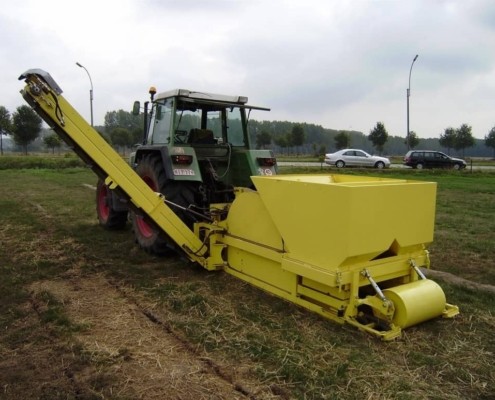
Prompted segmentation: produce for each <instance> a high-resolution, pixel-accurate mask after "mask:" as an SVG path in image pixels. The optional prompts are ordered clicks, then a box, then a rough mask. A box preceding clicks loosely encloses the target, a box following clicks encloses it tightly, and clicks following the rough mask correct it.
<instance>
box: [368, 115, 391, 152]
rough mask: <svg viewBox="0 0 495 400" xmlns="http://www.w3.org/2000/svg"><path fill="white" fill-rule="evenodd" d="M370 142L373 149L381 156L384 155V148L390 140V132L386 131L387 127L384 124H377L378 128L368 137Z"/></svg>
mask: <svg viewBox="0 0 495 400" xmlns="http://www.w3.org/2000/svg"><path fill="white" fill-rule="evenodd" d="M368 140H370V141H371V143H373V147H374V148H375V149H376V150H377V151H378V153H379V154H382V152H383V147H384V146H385V143H387V140H388V132H387V130H386V129H385V125H384V124H383V122H377V123H376V126H375V127H374V128H373V129H372V130H371V131H370V134H369V135H368Z"/></svg>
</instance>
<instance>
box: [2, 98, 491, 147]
mask: <svg viewBox="0 0 495 400" xmlns="http://www.w3.org/2000/svg"><path fill="white" fill-rule="evenodd" d="M143 124H144V121H143V116H142V115H134V114H133V113H131V112H127V111H124V110H117V111H109V112H107V113H106V114H105V118H104V125H103V126H98V127H95V128H96V129H97V130H98V132H99V133H100V134H101V135H102V136H103V137H104V138H105V139H106V140H107V142H109V143H110V144H112V145H113V146H114V147H116V148H117V149H118V150H120V151H121V152H122V153H123V154H125V151H126V149H128V148H130V147H131V146H133V145H135V144H137V143H142V141H143ZM249 129H250V130H249V132H250V136H251V142H252V143H254V144H256V147H257V148H263V149H267V148H269V149H272V150H274V151H275V152H276V153H278V154H295V155H297V154H305V155H308V154H312V155H315V156H321V155H323V154H325V153H327V152H333V151H336V150H340V149H344V148H349V147H355V148H360V149H363V150H365V151H368V152H373V151H376V152H378V153H379V154H383V153H384V152H386V153H387V154H404V153H405V152H406V151H407V149H409V148H410V149H414V148H418V146H420V147H422V148H426V149H431V150H442V149H446V151H447V153H449V154H450V152H451V150H454V151H456V152H457V153H458V154H461V155H462V156H465V153H466V149H470V148H474V149H473V150H472V151H471V155H472V156H473V155H477V156H487V155H488V154H489V149H491V151H492V155H493V157H495V127H493V128H492V129H491V130H490V132H488V133H487V135H485V138H484V139H475V138H474V137H473V134H472V128H471V126H469V125H468V124H462V125H461V126H460V127H459V128H453V127H448V128H445V130H444V132H443V133H441V134H440V135H439V137H438V138H437V139H435V138H429V139H422V138H419V137H418V136H417V134H416V133H415V132H413V131H411V132H410V134H409V137H408V138H406V140H404V138H403V137H399V136H390V135H389V134H388V132H387V129H386V128H385V124H384V123H383V122H377V123H376V125H375V126H374V127H373V128H372V129H371V130H370V132H369V134H368V135H365V134H363V133H362V132H359V131H352V130H335V129H327V128H323V127H322V126H321V125H316V124H308V123H294V122H289V121H257V120H250V122H249ZM0 132H1V133H2V134H3V135H10V136H12V138H13V140H14V143H15V144H16V145H17V146H19V147H20V148H21V149H22V151H23V152H24V153H25V154H27V150H28V145H29V144H30V143H32V142H33V141H34V140H35V139H37V138H39V136H40V133H41V132H42V120H41V118H40V117H39V116H38V115H37V114H36V113H35V112H34V111H33V110H32V109H31V107H29V106H27V105H23V106H20V107H18V108H17V109H16V111H15V112H14V113H12V114H10V112H9V111H8V110H7V109H6V108H5V107H4V106H0ZM42 141H43V144H44V145H45V146H46V148H48V149H50V150H51V151H52V152H54V151H55V149H56V148H59V147H61V146H62V141H61V139H60V138H59V137H58V135H56V134H55V133H54V132H51V131H47V132H45V133H44V134H43V135H42ZM3 151H4V149H3V140H2V135H0V152H1V154H3Z"/></svg>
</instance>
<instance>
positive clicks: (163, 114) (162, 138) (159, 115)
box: [151, 99, 172, 144]
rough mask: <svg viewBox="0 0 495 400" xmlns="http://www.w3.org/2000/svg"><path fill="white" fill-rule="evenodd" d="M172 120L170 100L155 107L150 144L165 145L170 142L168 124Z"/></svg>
mask: <svg viewBox="0 0 495 400" xmlns="http://www.w3.org/2000/svg"><path fill="white" fill-rule="evenodd" d="M171 120H172V100H171V99H167V100H166V101H165V102H164V103H157V104H156V105H155V109H154V113H153V118H152V121H151V123H152V138H151V143H153V144H156V143H159V144H167V143H169V142H170V122H171Z"/></svg>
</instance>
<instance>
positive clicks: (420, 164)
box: [403, 150, 466, 169]
mask: <svg viewBox="0 0 495 400" xmlns="http://www.w3.org/2000/svg"><path fill="white" fill-rule="evenodd" d="M403 164H404V165H407V166H408V167H413V168H418V169H422V168H453V169H462V168H466V162H465V161H464V160H462V159H460V158H453V157H450V156H448V155H447V154H445V153H442V152H441V151H432V150H411V151H408V152H407V154H406V155H405V156H404V161H403Z"/></svg>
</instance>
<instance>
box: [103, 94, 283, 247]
mask: <svg viewBox="0 0 495 400" xmlns="http://www.w3.org/2000/svg"><path fill="white" fill-rule="evenodd" d="M149 93H150V95H151V101H147V102H145V103H144V107H143V108H144V137H143V143H142V144H141V145H139V146H138V147H137V149H136V151H135V152H134V153H133V154H132V155H131V159H130V162H131V166H132V167H133V168H134V170H135V171H136V172H137V173H138V175H139V176H140V177H141V178H142V179H143V180H144V181H145V182H146V183H147V184H148V186H150V187H151V188H152V189H153V190H154V191H155V192H159V193H161V194H163V195H164V197H165V201H166V202H167V204H169V205H170V206H171V207H172V209H173V210H174V212H175V213H176V214H177V215H178V216H179V217H180V218H181V219H182V220H183V221H184V222H185V223H186V224H187V225H188V226H189V227H190V228H191V229H193V225H194V223H196V222H201V221H208V220H210V219H211V218H210V215H209V214H210V213H211V212H212V211H211V210H212V207H211V205H212V204H217V203H218V204H229V203H231V202H232V201H233V200H234V188H235V187H247V188H253V189H254V186H253V183H252V181H251V176H254V175H275V174H276V172H277V163H276V159H275V158H274V156H273V154H272V152H271V151H269V150H255V149H252V146H251V143H250V137H249V132H248V121H249V116H250V113H251V111H252V110H264V111H269V109H267V108H262V107H255V106H250V105H248V104H247V100H248V99H247V97H244V96H225V95H218V94H211V93H204V92H193V91H189V90H185V89H175V90H171V91H168V92H164V93H160V94H158V95H156V90H155V89H154V88H151V89H150V91H149ZM155 95H156V96H155ZM140 111H141V105H140V103H139V102H135V103H134V108H133V113H134V114H136V115H137V114H139V113H140ZM96 209H97V215H98V219H99V222H100V225H101V226H103V227H104V228H107V229H122V228H124V227H125V226H126V223H127V220H128V218H129V219H130V221H131V223H132V228H133V231H134V235H135V238H136V242H137V243H138V244H139V245H140V246H141V247H142V248H143V249H144V250H146V251H148V252H150V253H154V254H164V253H166V252H167V251H169V250H170V249H171V248H172V249H173V248H174V245H173V242H172V241H171V240H170V239H169V238H168V237H167V236H166V234H165V233H163V232H162V231H161V230H159V229H158V228H156V227H155V226H154V225H153V223H152V222H151V221H150V220H148V219H147V218H146V216H144V215H142V214H140V213H139V212H137V211H136V210H134V208H133V207H129V205H128V203H127V201H126V200H124V197H123V196H120V195H119V193H118V192H117V191H116V190H111V189H110V188H109V187H108V186H107V185H105V182H103V181H102V180H100V181H98V185H97V193H96ZM219 209H220V208H219ZM129 211H130V212H129Z"/></svg>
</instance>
